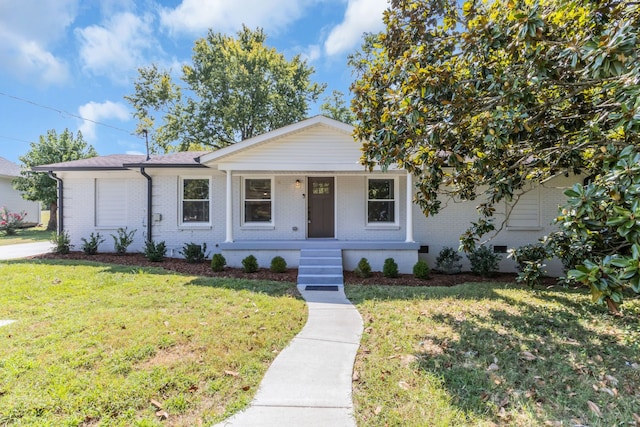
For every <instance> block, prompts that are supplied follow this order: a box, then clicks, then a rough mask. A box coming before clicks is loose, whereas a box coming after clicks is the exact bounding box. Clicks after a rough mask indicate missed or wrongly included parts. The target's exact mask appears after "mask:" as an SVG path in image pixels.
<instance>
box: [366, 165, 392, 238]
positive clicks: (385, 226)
mask: <svg viewBox="0 0 640 427" xmlns="http://www.w3.org/2000/svg"><path fill="white" fill-rule="evenodd" d="M372 179H377V180H380V179H390V180H392V181H393V199H387V200H388V201H393V219H394V220H393V222H369V202H370V201H371V200H369V181H370V180H372ZM399 181H400V180H399V179H398V177H396V176H392V177H390V176H368V177H367V181H366V183H365V188H364V193H365V194H364V222H365V226H366V228H372V229H387V230H389V229H393V230H397V229H399V228H400V222H399V221H400V199H399V193H398V191H399V187H400V184H399ZM372 200H382V199H372Z"/></svg>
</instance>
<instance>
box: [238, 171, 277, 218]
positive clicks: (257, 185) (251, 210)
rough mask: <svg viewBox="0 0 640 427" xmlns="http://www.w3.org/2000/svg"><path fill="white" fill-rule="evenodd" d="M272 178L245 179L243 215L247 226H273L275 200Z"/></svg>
mask: <svg viewBox="0 0 640 427" xmlns="http://www.w3.org/2000/svg"><path fill="white" fill-rule="evenodd" d="M272 184H273V183H272V181H271V178H245V179H244V191H243V214H244V223H245V224H255V225H265V224H272V222H273V221H272V220H273V210H272V207H273V203H272V202H273V199H272V195H273V193H272Z"/></svg>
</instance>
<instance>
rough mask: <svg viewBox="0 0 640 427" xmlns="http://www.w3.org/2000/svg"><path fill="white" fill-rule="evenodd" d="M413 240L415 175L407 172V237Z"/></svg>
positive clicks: (410, 240)
mask: <svg viewBox="0 0 640 427" xmlns="http://www.w3.org/2000/svg"><path fill="white" fill-rule="evenodd" d="M405 241H406V242H408V243H409V242H413V241H414V240H413V176H412V175H411V172H407V239H406V240H405Z"/></svg>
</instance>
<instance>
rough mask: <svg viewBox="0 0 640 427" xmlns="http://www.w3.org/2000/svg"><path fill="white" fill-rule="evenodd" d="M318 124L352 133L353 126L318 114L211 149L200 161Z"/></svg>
mask: <svg viewBox="0 0 640 427" xmlns="http://www.w3.org/2000/svg"><path fill="white" fill-rule="evenodd" d="M318 125H324V126H326V127H329V128H333V129H334V130H337V131H338V132H341V133H344V134H345V135H348V136H351V135H352V134H353V126H351V125H348V124H346V123H342V122H340V121H338V120H334V119H330V118H329V117H326V116H321V115H319V116H314V117H311V118H309V119H305V120H302V121H300V122H297V123H293V124H291V125H288V126H284V127H282V128H279V129H275V130H272V131H270V132H267V133H263V134H262V135H258V136H254V137H253V138H249V139H245V140H244V141H240V142H237V143H235V144H232V145H229V146H227V147H224V148H221V149H219V150H216V151H212V152H210V153H209V154H205V155H204V156H202V158H201V159H200V161H201V162H202V163H204V164H207V163H211V162H215V161H219V160H220V159H222V158H224V157H227V156H230V155H232V154H236V153H240V152H242V151H246V150H248V149H250V148H253V147H256V146H259V145H262V144H265V143H267V142H269V141H273V140H275V139H279V138H283V137H285V136H288V135H293V134H295V133H298V132H302V131H304V130H307V129H309V128H312V127H315V126H318Z"/></svg>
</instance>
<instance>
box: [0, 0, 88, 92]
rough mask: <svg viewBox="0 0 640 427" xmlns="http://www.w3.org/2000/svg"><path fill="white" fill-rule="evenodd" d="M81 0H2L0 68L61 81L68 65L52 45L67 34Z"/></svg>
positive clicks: (38, 79)
mask: <svg viewBox="0 0 640 427" xmlns="http://www.w3.org/2000/svg"><path fill="white" fill-rule="evenodd" d="M77 9H78V0H56V1H44V2H43V1H42V0H21V1H19V2H15V1H9V0H0V40H2V43H0V68H2V69H4V70H6V71H7V72H8V73H11V74H13V75H15V76H17V77H19V78H21V79H23V80H28V81H36V82H39V83H44V84H49V83H61V82H64V81H66V80H67V79H68V76H69V71H68V66H67V64H66V63H65V61H64V60H62V59H60V58H59V57H57V56H56V55H55V54H54V53H53V52H52V51H51V48H52V46H54V45H55V44H56V43H57V42H59V41H60V40H61V39H63V38H64V37H65V35H66V29H67V27H69V25H71V24H72V23H73V21H74V19H75V17H76V15H77Z"/></svg>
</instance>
